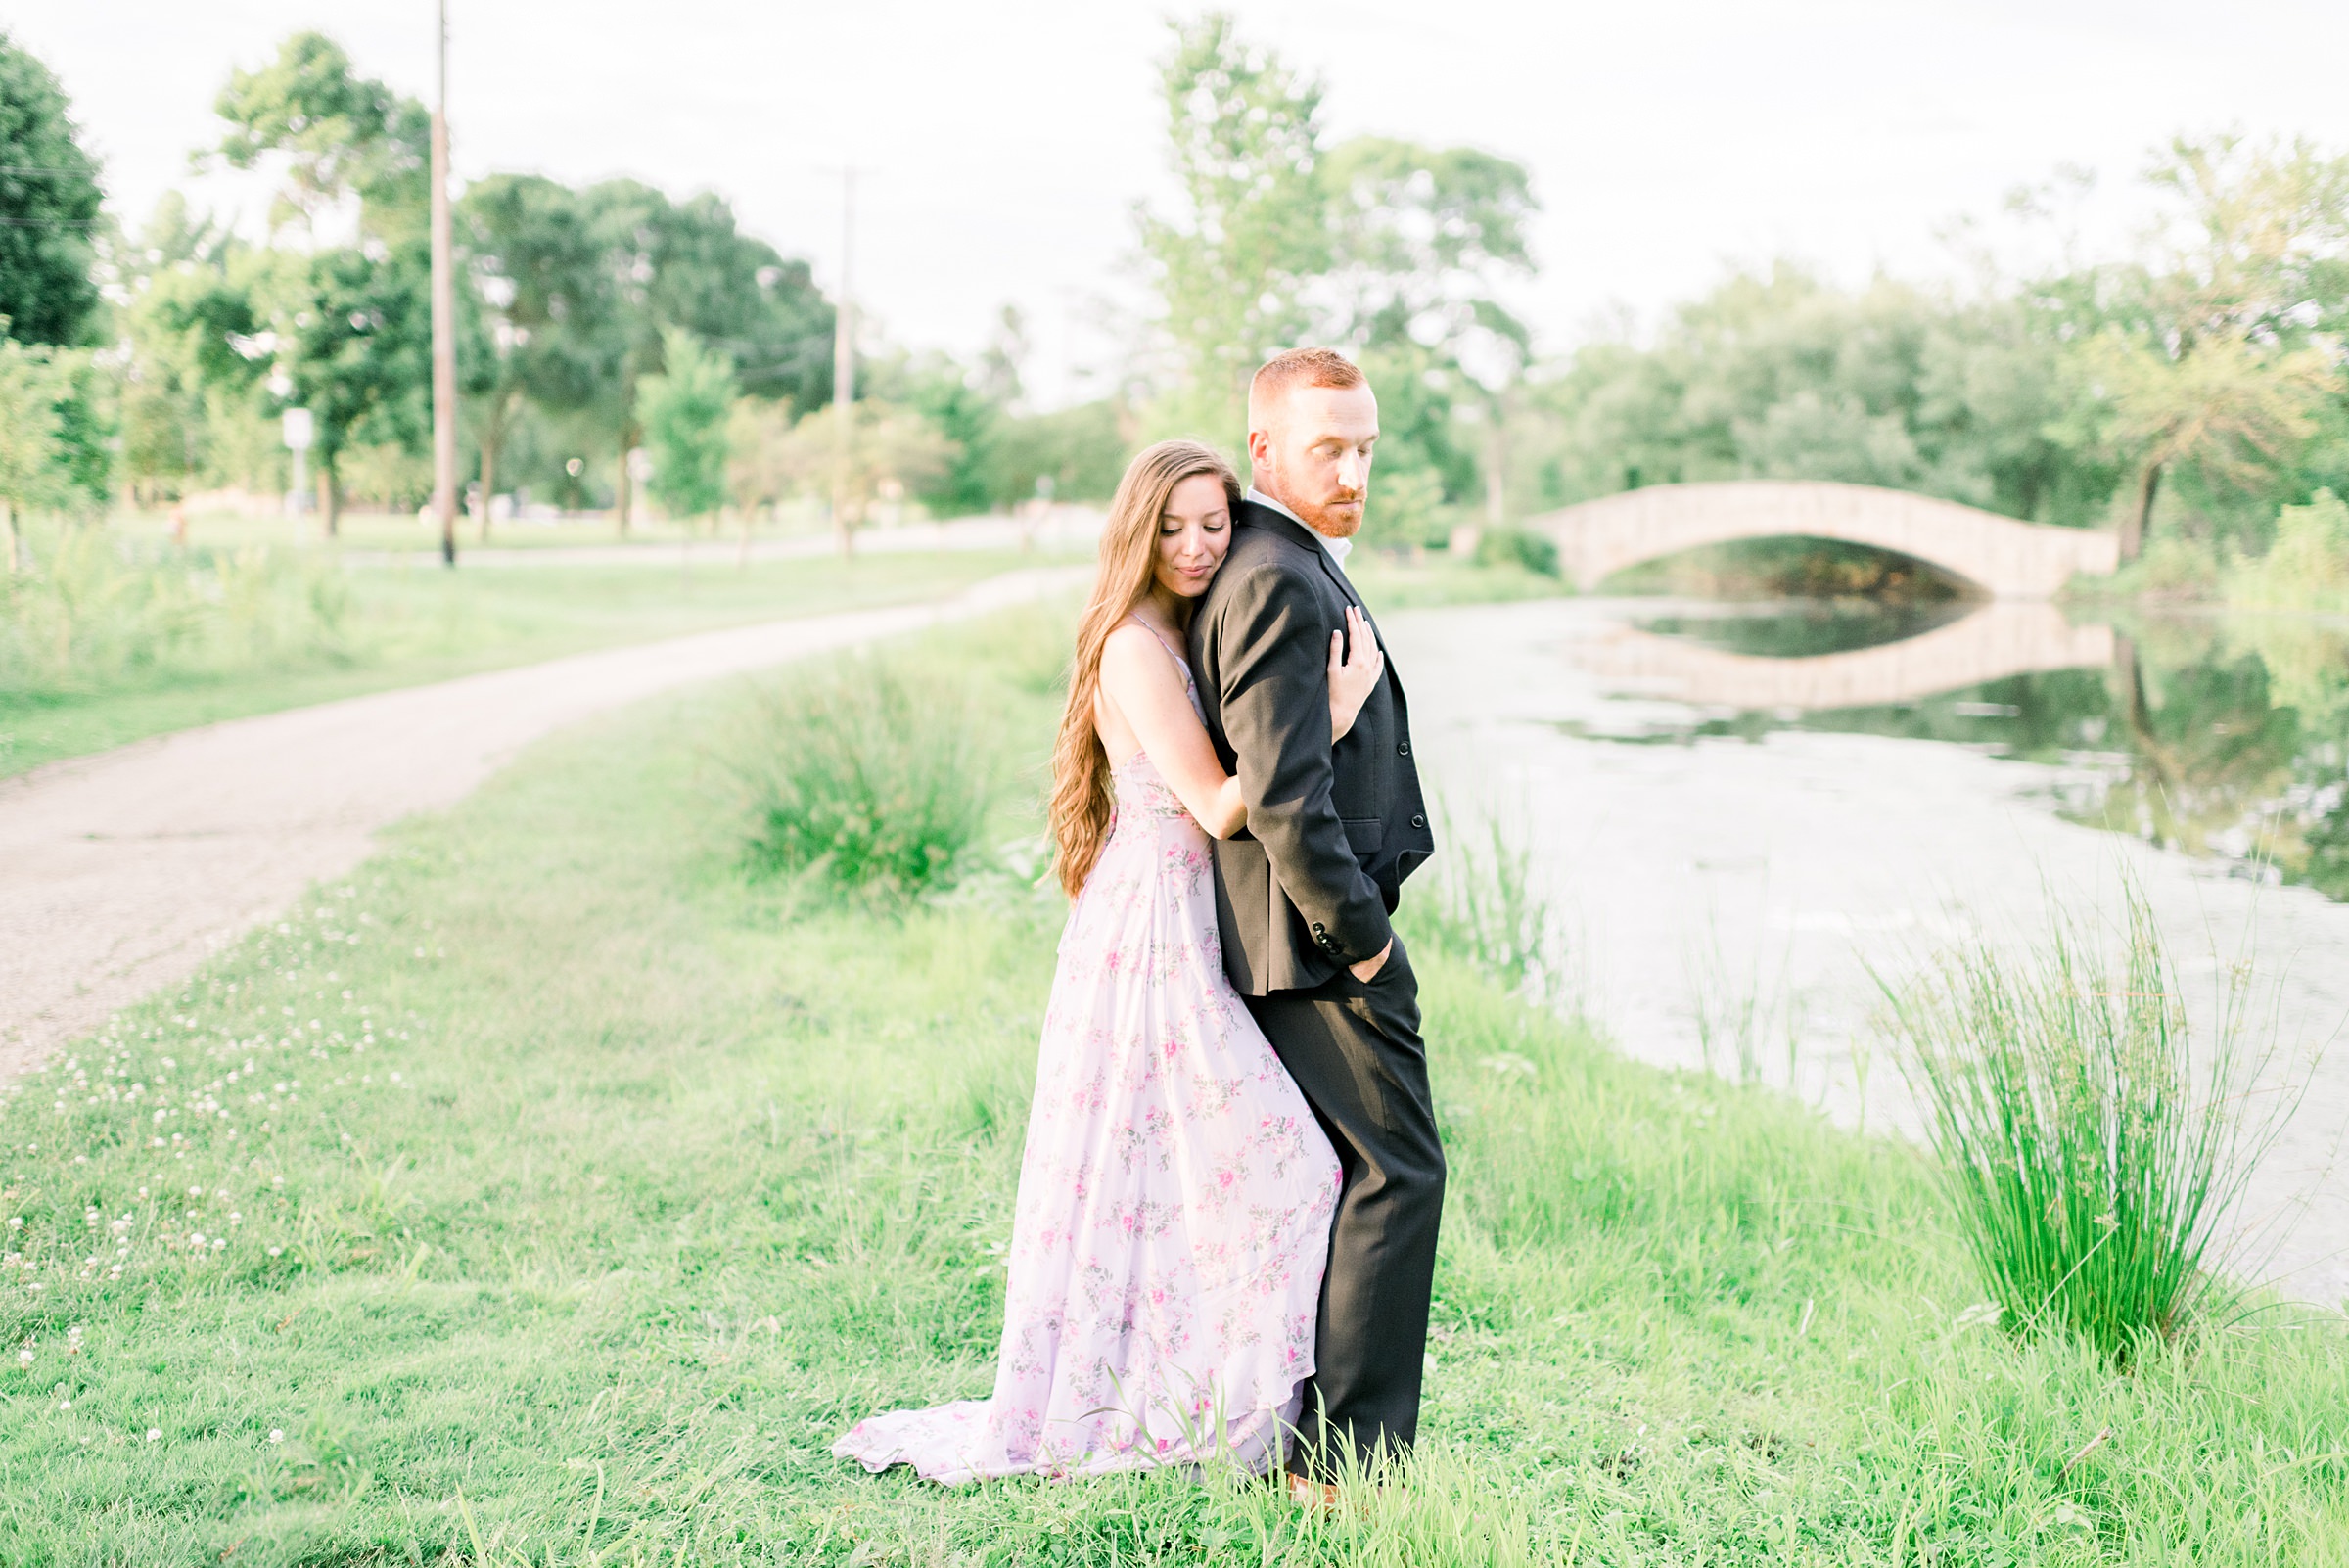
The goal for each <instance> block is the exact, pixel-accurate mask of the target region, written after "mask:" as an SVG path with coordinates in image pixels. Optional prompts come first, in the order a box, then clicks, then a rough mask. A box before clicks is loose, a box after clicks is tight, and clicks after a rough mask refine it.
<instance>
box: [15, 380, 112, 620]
mask: <svg viewBox="0 0 2349 1568" xmlns="http://www.w3.org/2000/svg"><path fill="white" fill-rule="evenodd" d="M92 359H93V356H92V354H91V353H90V351H89V350H88V349H86V348H81V349H76V348H55V347H51V346H46V345H40V346H27V345H25V344H21V343H18V342H16V341H14V340H13V339H0V512H5V513H6V514H7V517H6V522H7V525H8V565H9V570H10V571H11V572H12V573H13V572H17V571H21V570H22V569H23V528H22V522H21V520H22V518H23V514H24V513H26V512H90V511H95V510H96V509H98V508H99V507H102V506H104V505H105V503H106V498H107V487H108V477H109V451H108V448H109V445H110V443H111V438H112V434H113V433H112V431H111V430H110V429H109V427H108V425H107V422H106V420H105V418H104V414H103V406H102V404H101V403H100V401H99V398H98V391H99V387H98V380H99V378H98V374H97V371H96V369H95V367H94V365H93V363H92Z"/></svg>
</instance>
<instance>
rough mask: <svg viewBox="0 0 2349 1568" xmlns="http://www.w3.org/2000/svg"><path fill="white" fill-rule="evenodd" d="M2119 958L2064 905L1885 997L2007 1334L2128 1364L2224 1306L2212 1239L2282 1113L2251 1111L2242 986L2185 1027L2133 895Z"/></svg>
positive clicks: (2245, 986) (2139, 900)
mask: <svg viewBox="0 0 2349 1568" xmlns="http://www.w3.org/2000/svg"><path fill="white" fill-rule="evenodd" d="M2119 925H2120V929H2119V931H2118V932H2117V933H2116V934H2115V935H2117V938H2118V943H2117V945H2118V948H2119V951H2118V953H2117V954H2114V953H2111V952H2110V951H2109V947H2110V946H2111V945H2112V944H2108V943H2106V942H2104V941H2100V940H2099V933H2097V932H2096V931H2094V930H2091V929H2086V928H2084V927H2083V926H2082V925H2081V924H2080V923H2079V922H2077V921H2076V920H2074V919H2072V918H2071V917H2069V916H2066V915H2065V914H2063V913H2062V912H2061V911H2059V910H2058V911H2053V912H2051V913H2050V921H2049V926H2048V930H2047V933H2046V935H2045V936H2044V937H2043V938H2042V939H2040V941H2039V942H2038V943H2036V944H2035V945H2033V946H2032V947H2031V948H2030V949H2029V950H2028V951H2027V952H2024V953H2020V954H2016V953H2011V952H2007V951H2002V950H2000V949H1997V948H1994V947H1993V946H1991V945H1988V944H1987V943H1977V944H1975V945H1968V946H1963V947H1958V948H1955V949H1952V950H1950V951H1947V952H1945V953H1943V954H1942V955H1941V956H1940V957H1939V959H1938V960H1937V962H1936V964H1935V965H1934V968H1933V971H1932V973H1931V974H1930V976H1929V977H1928V978H1927V979H1926V980H1925V981H1924V982H1923V983H1922V984H1920V985H1918V986H1916V987H1914V988H1912V989H1911V990H1909V991H1906V992H1897V991H1893V990H1892V989H1891V988H1887V994H1888V995H1889V996H1890V998H1891V1000H1892V1002H1893V1007H1894V1017H1895V1021H1896V1024H1897V1028H1898V1031H1899V1035H1900V1037H1901V1041H1902V1044H1903V1046H1904V1047H1905V1049H1904V1055H1903V1066H1904V1068H1905V1069H1906V1071H1907V1072H1908V1075H1909V1078H1910V1082H1911V1087H1912V1088H1913V1089H1914V1091H1915V1092H1916V1095H1917V1098H1918V1101H1919V1102H1920V1104H1921V1105H1922V1107H1923V1108H1924V1111H1925V1113H1926V1117H1927V1129H1928V1131H1929V1133H1930V1135H1931V1138H1932V1142H1933V1146H1934V1149H1935V1151H1936V1152H1937V1153H1938V1154H1939V1156H1940V1159H1941V1168H1942V1176H1943V1179H1944V1181H1945V1183H1946V1185H1947V1190H1948V1194H1949V1197H1950V1199H1951V1202H1952V1206H1953V1207H1954V1208H1955V1210H1956V1211H1957V1222H1958V1226H1959V1230H1960V1233H1961V1235H1962V1236H1963V1238H1964V1240H1965V1243H1966V1246H1967V1248H1968V1249H1969V1250H1970V1252H1971V1253H1972V1256H1973V1260H1974V1263H1975V1265H1976V1267H1977V1268H1979V1269H1980V1271H1981V1274H1982V1277H1983V1279H1984V1280H1985V1282H1986V1283H1987V1285H1988V1287H1989V1289H1990V1291H1991V1292H1992V1293H1993V1295H1994V1297H1995V1299H1996V1301H1997V1302H1998V1304H1999V1307H2000V1308H2001V1310H2002V1312H2003V1314H2004V1321H2005V1322H2006V1324H2007V1326H2008V1327H2009V1328H2011V1329H2013V1330H2015V1331H2017V1332H2022V1333H2034V1332H2041V1331H2046V1330H2062V1331H2067V1332H2069V1333H2070V1334H2072V1335H2074V1336H2077V1337H2078V1338H2079V1339H2080V1340H2082V1341H2084V1342H2085V1343H2087V1344H2089V1345H2092V1346H2094V1347H2095V1348H2096V1350H2097V1351H2099V1352H2101V1353H2102V1354H2103V1355H2104V1356H2105V1357H2106V1358H2107V1359H2109V1360H2112V1361H2113V1362H2114V1363H2116V1364H2127V1363H2128V1362H2129V1361H2130V1360H2132V1359H2133V1358H2134V1357H2136V1356H2137V1355H2138V1353H2139V1352H2140V1350H2141V1349H2142V1347H2143V1346H2144V1345H2145V1344H2146V1343H2147V1342H2148V1341H2173V1340H2176V1339H2178V1338H2179V1337H2181V1336H2182V1335H2184V1334H2186V1333H2187V1332H2188V1330H2190V1329H2191V1328H2192V1327H2193V1325H2194V1324H2195V1323H2196V1322H2197V1321H2201V1320H2205V1319H2207V1318H2208V1317H2209V1316H2210V1315H2211V1314H2213V1313H2215V1312H2217V1311H2221V1310H2223V1309H2224V1307H2225V1306H2226V1304H2227V1303H2228V1302H2230V1301H2231V1300H2233V1299H2234V1287H2232V1286H2231V1285H2229V1284H2228V1283H2227V1281H2226V1280H2225V1279H2224V1278H2223V1277H2222V1275H2221V1274H2220V1273H2219V1271H2218V1265H2219V1264H2220V1263H2222V1262H2223V1261H2224V1260H2223V1257H2222V1256H2221V1255H2222V1253H2223V1251H2224V1248H2223V1246H2222V1243H2221V1240H2220V1226H2221V1225H2222V1224H2223V1223H2224V1222H2226V1221H2227V1220H2228V1218H2229V1216H2230V1212H2231V1211H2232V1210H2233V1209H2234V1206H2235V1202H2236V1200H2237V1199H2238V1198H2239V1197H2240V1196H2241V1195H2242V1192H2243V1190H2244V1185H2245V1183H2246V1181H2247V1180H2248V1178H2249V1176H2250V1174H2251V1171H2252V1168H2253V1167H2254V1166H2255V1165H2256V1164H2257V1162H2258V1159H2259V1157H2260V1155H2261V1154H2262V1153H2264V1152H2265V1150H2266V1149H2267V1147H2268V1146H2269V1144H2271V1143H2272V1142H2273V1141H2274V1138H2275V1135H2276V1133H2277V1131H2278V1130H2279V1129H2280V1122H2281V1117H2282V1112H2283V1110H2284V1109H2285V1107H2282V1106H2272V1107H2271V1108H2270V1110H2269V1111H2268V1112H2267V1113H2265V1114H2254V1113H2253V1112H2252V1110H2251V1109H2250V1105H2251V1101H2250V1095H2251V1091H2252V1090H2253V1088H2254V1086H2255V1084H2256V1082H2257V1080H2258V1079H2259V1077H2260V1074H2261V1071H2262V1069H2264V1068H2265V1067H2266V1066H2267V1065H2268V1064H2269V1062H2270V1061H2271V1060H2272V1059H2273V1054H2274V1051H2273V1046H2272V1045H2267V1046H2262V1045H2260V1044H2259V1043H2258V1042H2256V1041H2255V1040H2254V1039H2253V1038H2252V1036H2251V1032H2250V1029H2249V1023H2250V1007H2249V995H2250V976H2249V972H2248V970H2247V968H2244V967H2237V968H2234V969H2233V970H2230V971H2228V972H2227V973H2226V974H2225V975H2223V976H2222V977H2221V981H2220V995H2219V997H2218V1000H2217V1016H2216V1019H2215V1023H2214V1027H2213V1028H2212V1029H2211V1030H2210V1031H2209V1033H2208V1036H2207V1038H2196V1032H2194V1031H2192V1030H2189V1029H2188V1024H2187V1014H2186V1009H2185V1006H2184V1004H2183V1003H2182V1001H2181V999H2180V995H2179V989H2178V982H2177V976H2176V972H2175V970H2174V968H2173V966H2172V964H2171V962H2170V958H2169V955H2168V953H2167V951H2166V950H2165V948H2164V946H2163V944H2162V940H2161V935H2160V932H2159V931H2158V930H2157V929H2156V927H2155V925H2154V921H2153V915H2152V911H2151V909H2150V908H2149V907H2147V905H2146V902H2145V899H2144V895H2143V893H2142V891H2141V890H2140V889H2139V888H2138V887H2137V886H2136V885H2135V884H2134V883H2131V884H2128V885H2127V886H2126V887H2125V889H2124V909H2123V913H2122V916H2121V920H2120V922H2119Z"/></svg>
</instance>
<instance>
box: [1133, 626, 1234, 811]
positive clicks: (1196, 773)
mask: <svg viewBox="0 0 2349 1568" xmlns="http://www.w3.org/2000/svg"><path fill="white" fill-rule="evenodd" d="M1101 692H1102V695H1103V696H1104V697H1105V698H1107V699H1108V701H1110V702H1111V703H1113V704H1115V705H1116V707H1117V711H1118V714H1119V716H1121V717H1123V718H1124V719H1125V720H1126V722H1127V723H1128V724H1129V725H1131V726H1132V728H1133V734H1134V739H1136V740H1137V741H1139V742H1140V743H1141V747H1142V750H1143V751H1145V752H1147V753H1148V754H1149V755H1150V761H1152V762H1154V763H1156V764H1157V767H1158V771H1159V776H1160V777H1162V778H1164V779H1165V780H1166V781H1167V783H1168V785H1169V786H1170V787H1171V788H1172V789H1173V790H1174V795H1175V798H1176V799H1177V800H1179V801H1181V802H1182V804H1183V807H1184V808H1185V809H1186V810H1188V811H1189V812H1190V813H1191V815H1192V816H1193V817H1194V818H1196V819H1197V820H1198V823H1199V825H1200V826H1201V827H1203V828H1205V829H1206V830H1207V831H1208V832H1209V833H1211V834H1213V835H1214V836H1215V837H1217V838H1219V839H1227V838H1229V837H1231V835H1232V834H1234V833H1235V832H1237V831H1239V828H1240V825H1241V824H1242V823H1243V822H1245V821H1247V820H1248V811H1247V807H1245V806H1243V805H1242V804H1241V802H1240V787H1239V781H1238V780H1237V779H1234V778H1232V777H1231V776H1230V775H1229V774H1227V773H1225V772H1224V771H1223V764H1222V763H1221V762H1220V761H1217V759H1216V748H1215V743H1214V742H1212V741H1210V740H1209V739H1208V738H1207V726H1206V725H1204V724H1202V723H1200V722H1199V715H1198V714H1197V713H1195V712H1194V711H1193V710H1192V708H1191V699H1190V696H1189V694H1188V693H1187V692H1185V691H1184V689H1183V680H1182V671H1181V669H1179V668H1177V667H1176V665H1175V663H1174V656H1173V655H1171V654H1169V653H1168V652H1167V650H1166V649H1165V648H1163V647H1161V646H1159V642H1158V639H1157V638H1156V637H1153V636H1152V635H1150V633H1149V632H1147V631H1145V630H1143V629H1142V628H1141V627H1140V626H1136V625H1125V626H1120V627H1119V628H1118V629H1117V630H1115V631H1113V632H1111V633H1110V634H1109V641H1108V642H1107V643H1106V644H1104V645H1103V647H1102V649H1101Z"/></svg>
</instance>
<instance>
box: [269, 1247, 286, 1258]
mask: <svg viewBox="0 0 2349 1568" xmlns="http://www.w3.org/2000/svg"><path fill="white" fill-rule="evenodd" d="M285 1250H286V1249H285V1248H283V1247H272V1248H270V1249H269V1256H270V1257H272V1258H275V1257H277V1256H278V1255H279V1254H280V1253H283V1252H284V1251H285Z"/></svg>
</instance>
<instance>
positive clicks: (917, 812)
mask: <svg viewBox="0 0 2349 1568" xmlns="http://www.w3.org/2000/svg"><path fill="white" fill-rule="evenodd" d="M733 767H734V771H735V772H736V773H737V775H738V776H740V777H741V778H742V779H743V780H744V782H745V783H746V784H747V785H748V787H749V793H750V797H751V808H750V814H751V822H750V831H749V834H748V842H747V845H746V849H747V853H748V859H749V861H750V863H751V865H752V866H753V867H754V869H756V870H759V871H762V872H767V873H790V874H801V875H806V876H810V877H813V878H815V879H817V880H820V881H823V882H826V883H829V884H830V885H832V886H833V887H834V888H836V889H839V890H841V891H844V892H854V893H860V894H866V895H871V896H876V897H879V898H882V899H906V898H912V897H915V896H918V895H920V894H923V893H926V892H930V891H932V890H934V889H942V888H945V887H948V886H951V885H952V883H953V882H954V880H955V878H956V877H957V876H958V875H959V874H960V873H961V872H962V871H963V870H964V869H965V868H966V866H965V862H966V861H967V859H968V857H969V854H970V851H971V847H972V845H973V844H974V843H975V842H976V841H977V840H978V837H979V833H980V829H981V828H982V826H983V825H984V824H985V821H986V817H987V811H988V807H989V806H990V804H991V802H992V800H993V796H994V778H993V774H994V769H993V765H992V758H991V757H990V753H989V748H988V746H987V744H986V739H985V732H984V730H983V729H982V727H981V719H980V715H978V713H977V711H976V709H975V707H974V705H973V703H972V702H971V700H970V696H969V693H968V692H967V691H965V690H964V689H962V688H961V687H960V686H959V685H957V684H954V683H953V682H952V681H951V680H949V679H947V678H946V677H942V676H941V675H940V674H939V673H937V672H936V671H935V670H928V669H911V668H906V667H901V666H899V665H897V664H893V663H890V662H888V661H885V660H880V659H844V660H841V661H838V662H836V663H834V664H832V665H830V666H827V667H823V668H820V669H811V670H807V671H805V672H802V673H801V674H799V675H797V676H796V677H795V678H793V679H792V680H790V681H788V682H787V683H785V684H783V685H781V686H779V687H775V688H771V689H766V690H764V691H762V692H761V693H760V697H759V698H758V700H757V701H756V702H755V703H754V705H753V706H752V708H751V711H750V715H749V717H748V719H747V721H746V723H745V726H744V730H743V734H742V738H741V742H740V745H739V749H738V752H737V755H736V757H735V758H734V760H733Z"/></svg>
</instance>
